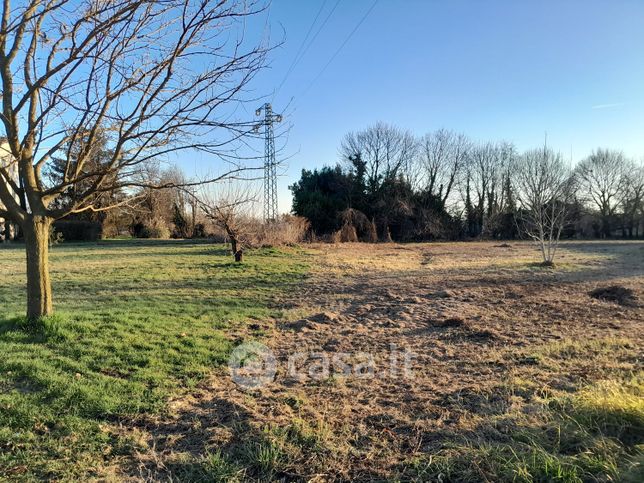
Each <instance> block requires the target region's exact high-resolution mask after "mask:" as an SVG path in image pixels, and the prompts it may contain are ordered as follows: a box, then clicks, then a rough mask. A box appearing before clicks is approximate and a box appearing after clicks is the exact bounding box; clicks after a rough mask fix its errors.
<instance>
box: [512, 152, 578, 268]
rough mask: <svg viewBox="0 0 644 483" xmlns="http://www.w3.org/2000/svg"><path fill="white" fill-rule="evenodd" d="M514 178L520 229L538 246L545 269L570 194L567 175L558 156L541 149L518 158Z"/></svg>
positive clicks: (561, 225)
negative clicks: (518, 206)
mask: <svg viewBox="0 0 644 483" xmlns="http://www.w3.org/2000/svg"><path fill="white" fill-rule="evenodd" d="M514 178H515V185H516V188H517V197H518V200H519V205H520V209H519V223H520V229H521V230H522V231H523V232H524V233H525V234H526V235H527V236H528V237H530V238H531V239H533V240H534V241H535V242H536V243H537V246H538V247H539V250H540V251H541V256H542V258H543V263H544V265H552V264H553V261H554V258H555V255H556V253H557V248H558V246H559V239H560V237H561V232H562V230H563V228H564V226H565V223H566V216H567V208H568V204H569V203H570V201H571V199H572V194H573V189H572V177H571V175H570V172H569V170H568V169H567V168H566V165H565V164H564V162H563V160H562V157H561V155H560V154H555V153H554V152H553V151H552V150H550V149H547V148H543V149H535V150H532V151H528V152H526V153H525V154H523V155H522V156H521V157H519V159H518V160H517V162H516V166H515V169H514Z"/></svg>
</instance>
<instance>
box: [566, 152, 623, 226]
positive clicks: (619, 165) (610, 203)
mask: <svg viewBox="0 0 644 483" xmlns="http://www.w3.org/2000/svg"><path fill="white" fill-rule="evenodd" d="M628 165H629V162H628V161H627V159H626V157H625V156H624V153H622V152H620V151H611V150H609V149H597V150H596V151H594V152H593V153H592V154H591V155H590V156H588V157H587V158H586V159H584V160H583V161H581V162H580V163H579V165H578V166H577V168H576V176H577V179H578V181H579V187H580V191H581V195H582V197H583V198H584V200H585V201H586V202H587V203H589V204H590V205H591V206H594V207H595V208H596V209H597V210H598V211H599V215H600V217H601V224H602V236H604V237H610V236H611V232H612V221H613V218H614V217H615V214H616V210H617V208H618V207H619V206H620V204H621V201H622V196H623V195H624V193H625V185H626V182H627V180H626V170H627V167H628Z"/></svg>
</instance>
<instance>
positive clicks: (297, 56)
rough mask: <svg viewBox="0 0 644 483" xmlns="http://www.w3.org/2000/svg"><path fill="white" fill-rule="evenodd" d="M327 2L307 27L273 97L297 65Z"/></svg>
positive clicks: (325, 0)
mask: <svg viewBox="0 0 644 483" xmlns="http://www.w3.org/2000/svg"><path fill="white" fill-rule="evenodd" d="M327 1H328V0H324V2H323V3H322V5H321V6H320V9H319V10H318V13H317V14H316V15H315V18H314V19H313V22H312V23H311V26H310V27H309V30H308V31H307V32H306V36H305V37H304V40H302V43H301V44H300V48H299V49H297V53H296V54H295V57H293V62H291V65H289V67H288V70H287V71H286V75H284V78H283V79H282V82H281V83H280V85H279V86H278V87H277V90H276V91H275V94H273V97H275V95H276V94H277V93H278V92H279V91H280V89H281V88H282V86H283V85H284V83H285V82H286V79H288V76H289V75H290V73H291V72H292V71H293V69H294V68H295V65H296V64H297V60H298V58H299V56H300V54H301V53H302V50H303V49H304V45H305V44H306V41H307V40H309V36H310V35H311V32H312V31H313V27H315V24H316V22H317V21H318V18H320V14H321V13H322V10H324V6H325V5H326V2H327Z"/></svg>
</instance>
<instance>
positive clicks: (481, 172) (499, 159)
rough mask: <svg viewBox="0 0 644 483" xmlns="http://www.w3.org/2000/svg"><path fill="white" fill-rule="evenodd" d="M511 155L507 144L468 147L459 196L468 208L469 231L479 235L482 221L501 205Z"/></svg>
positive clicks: (511, 149) (510, 148)
mask: <svg viewBox="0 0 644 483" xmlns="http://www.w3.org/2000/svg"><path fill="white" fill-rule="evenodd" d="M513 156H514V146H512V145H511V144H509V143H505V142H501V143H492V142H487V143H482V144H477V145H475V146H472V147H471V149H469V150H468V156H467V158H466V162H465V164H464V168H463V174H462V176H461V183H460V185H461V195H462V197H463V201H464V203H465V205H466V207H467V206H468V205H469V208H468V209H469V210H470V211H471V212H472V213H470V214H469V218H470V222H471V223H473V224H475V225H476V226H475V227H474V229H473V230H472V231H473V232H476V234H478V235H480V234H481V233H482V232H483V231H484V230H485V228H486V222H487V220H488V219H490V218H491V217H492V216H494V215H495V214H496V213H497V212H498V210H499V208H500V206H501V205H502V196H503V191H504V190H503V182H504V179H505V175H506V173H507V169H508V166H509V163H510V162H511V160H512V158H513Z"/></svg>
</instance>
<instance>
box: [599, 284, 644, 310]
mask: <svg viewBox="0 0 644 483" xmlns="http://www.w3.org/2000/svg"><path fill="white" fill-rule="evenodd" d="M589 295H590V296H591V297H592V298H594V299H597V300H603V301H604V302H614V303H616V304H619V305H626V306H633V305H636V303H637V297H636V296H635V293H634V292H633V291H632V290H631V289H630V288H626V287H622V286H621V285H611V286H609V287H598V288H596V289H595V290H592V291H590V292H589Z"/></svg>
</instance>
